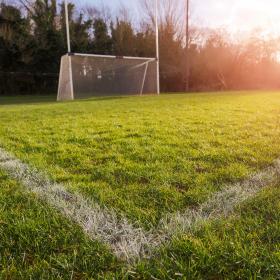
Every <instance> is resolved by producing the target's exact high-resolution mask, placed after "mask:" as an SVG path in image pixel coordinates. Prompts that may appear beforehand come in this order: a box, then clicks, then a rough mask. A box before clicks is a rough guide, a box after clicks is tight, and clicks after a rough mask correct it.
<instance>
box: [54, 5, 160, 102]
mask: <svg viewBox="0 0 280 280" xmlns="http://www.w3.org/2000/svg"><path fill="white" fill-rule="evenodd" d="M154 1H155V2H154V3H155V7H154V8H155V35H156V57H154V58H151V57H133V56H114V55H99V54H83V53H72V52H71V40H70V28H69V13H68V0H64V8H65V21H66V39H67V49H68V53H67V54H66V55H67V57H68V71H67V72H68V74H69V77H68V78H69V87H70V88H69V90H70V95H68V96H69V98H67V100H74V98H75V95H74V86H73V69H72V56H83V57H96V58H109V59H127V60H129V59H133V60H143V61H145V62H144V63H143V66H145V70H144V74H143V78H142V83H141V90H140V93H139V94H140V95H143V89H144V84H145V80H146V74H147V69H148V65H149V62H152V61H155V62H156V91H157V92H156V93H157V94H158V95H159V94H160V77H159V28H158V0H154ZM63 58H64V56H63V57H62V58H61V63H60V73H59V83H58V93H57V100H58V101H60V100H62V99H60V89H61V83H62V79H63V72H64V71H63V70H64V69H62V67H63Z"/></svg>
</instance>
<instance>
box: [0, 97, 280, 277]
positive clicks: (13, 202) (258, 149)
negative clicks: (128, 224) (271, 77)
mask: <svg viewBox="0 0 280 280" xmlns="http://www.w3.org/2000/svg"><path fill="white" fill-rule="evenodd" d="M39 101H40V100H39V99H36V98H35V99H31V98H29V97H25V98H24V97H23V98H8V99H7V98H6V99H2V98H0V104H2V105H1V106H0V146H2V147H4V148H6V149H7V150H9V151H11V152H13V153H14V154H15V155H17V156H18V157H20V158H21V159H23V160H25V161H26V162H28V163H30V164H31V165H33V166H36V167H37V168H39V169H41V170H44V171H45V172H46V173H47V174H49V175H50V176H52V177H53V178H54V179H55V180H57V181H59V182H63V183H64V184H66V185H67V186H68V187H69V188H70V189H75V190H77V191H80V192H81V193H83V194H85V195H88V196H90V197H92V198H93V199H96V200H97V201H99V202H100V203H101V204H104V205H106V206H108V207H112V208H113V209H115V210H116V211H119V212H122V213H124V214H125V215H126V216H128V217H129V218H130V219H131V220H133V221H139V222H140V223H141V224H142V225H144V226H147V227H150V226H152V225H155V224H156V223H157V221H158V219H159V218H160V217H161V216H162V215H164V214H165V213H167V212H169V211H170V212H171V211H176V210H183V209H184V208H186V207H193V206H195V205H197V204H198V203H200V202H202V201H205V200H206V199H207V198H208V197H209V195H211V193H213V192H215V191H217V190H220V189H222V188H223V187H224V186H225V184H227V183H230V182H234V181H237V180H240V179H242V178H244V177H246V176H247V175H248V174H249V173H251V172H253V171H255V170H259V169H261V168H263V167H265V166H267V165H268V164H270V163H271V162H272V161H273V160H274V159H275V158H277V157H279V155H280V147H279V136H280V126H279V116H280V106H279V105H280V93H269V92H267V93H266V92H259V93H256V92H252V93H220V94H198V95H172V96H161V97H159V98H158V97H143V98H137V97H129V98H120V99H117V98H115V99H106V98H105V99H98V98H97V99H93V100H89V101H76V102H70V103H55V102H53V101H52V100H51V99H48V98H45V99H44V102H43V103H40V102H39ZM279 200H280V189H279V184H277V185H275V186H272V187H269V188H267V189H265V190H263V191H262V192H261V193H260V194H259V195H258V196H257V197H256V198H254V199H251V200H250V201H248V202H246V203H244V204H243V205H241V206H240V207H238V208H237V209H236V211H235V214H234V215H233V216H232V217H229V218H226V219H223V220H219V221H215V222H209V223H207V224H205V225H203V226H202V227H200V228H198V229H195V230H194V231H193V232H192V233H189V234H185V235H183V236H176V237H175V238H174V239H173V240H172V241H171V242H170V243H168V244H166V245H163V246H162V248H159V249H158V250H157V251H156V252H155V255H154V256H153V257H152V258H151V259H150V260H146V261H145V260H144V261H140V262H138V263H137V264H136V265H135V266H132V267H128V266H127V265H125V264H121V263H119V262H118V261H117V260H116V259H115V258H114V257H113V256H112V255H111V254H110V252H109V251H108V249H107V248H106V247H105V246H104V245H102V244H100V243H98V242H95V241H91V240H89V239H88V238H87V237H86V236H85V235H84V233H83V232H82V231H81V229H80V228H79V227H77V226H76V225H75V224H73V223H72V222H70V221H68V220H66V219H65V218H64V217H62V216H61V215H60V214H59V213H57V212H56V211H55V210H54V209H52V208H50V207H49V206H48V205H46V204H45V203H44V202H42V201H40V200H38V199H37V197H36V196H35V195H31V194H30V193H28V192H25V191H24V189H23V188H22V187H21V186H19V185H18V184H17V183H16V182H14V181H12V180H10V179H8V178H7V176H6V175H5V174H3V173H1V172H0V239H1V242H0V279H279V278H280V265H279V264H280V254H279V249H280V203H279ZM71 277H72V278H71Z"/></svg>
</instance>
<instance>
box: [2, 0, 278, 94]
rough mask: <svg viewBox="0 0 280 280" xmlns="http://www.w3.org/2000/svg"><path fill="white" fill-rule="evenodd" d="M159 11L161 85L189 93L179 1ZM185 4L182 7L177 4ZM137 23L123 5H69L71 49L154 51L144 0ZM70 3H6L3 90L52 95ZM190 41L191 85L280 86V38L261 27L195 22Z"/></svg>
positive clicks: (46, 0) (149, 53)
mask: <svg viewBox="0 0 280 280" xmlns="http://www.w3.org/2000/svg"><path fill="white" fill-rule="evenodd" d="M161 3H162V5H163V7H162V9H161V10H160V11H161V17H160V80H161V88H162V91H166V92H170V91H184V90H185V85H186V61H187V59H186V51H187V50H186V42H185V36H184V29H183V28H182V26H184V24H183V22H182V21H181V19H182V18H181V16H182V15H181V16H180V15H179V14H178V6H177V5H176V1H174V0H164V1H162V2H161ZM179 9H180V7H179ZM142 13H143V14H142V16H141V18H142V19H141V22H138V23H137V24H136V23H135V22H134V21H133V20H132V19H131V18H130V17H129V13H128V11H127V10H126V9H125V8H122V9H121V10H120V11H119V13H117V14H115V13H114V15H112V13H111V12H110V9H109V8H106V7H102V8H97V7H93V6H87V7H84V8H79V9H78V8H77V7H75V5H74V4H72V3H70V4H69V17H70V33H71V45H72V51H73V52H82V53H97V54H112V55H128V56H148V57H154V56H155V31H154V18H153V16H152V14H153V13H152V7H151V6H150V5H149V1H148V0H146V1H145V0H144V5H143V9H142ZM65 33H66V32H65V10H64V3H61V2H60V3H57V1H56V0H34V1H30V0H18V2H16V4H14V3H13V4H12V3H9V2H7V1H6V2H2V3H1V4H0V94H2V95H3V94H18V93H22V94H31V93H54V92H55V91H56V87H57V80H58V72H59V63H60V57H61V56H62V55H63V54H65V53H66V49H67V48H66V34H65ZM189 37H190V39H189V40H190V41H189V42H188V46H189V47H188V53H189V55H188V57H189V58H190V61H189V63H190V75H189V85H190V90H192V91H201V90H231V89H259V88H262V89H263V88H267V89H268V88H269V89H270V88H271V89H274V88H280V79H279V77H280V64H279V52H278V50H279V40H278V39H275V38H274V39H268V38H266V39H262V38H260V36H259V35H258V33H255V34H252V35H251V36H250V37H249V38H248V37H247V38H246V39H244V40H236V39H235V40H233V39H232V38H230V36H228V35H227V34H226V32H224V31H217V30H202V29H201V28H196V27H194V26H192V28H191V30H190V36H189Z"/></svg>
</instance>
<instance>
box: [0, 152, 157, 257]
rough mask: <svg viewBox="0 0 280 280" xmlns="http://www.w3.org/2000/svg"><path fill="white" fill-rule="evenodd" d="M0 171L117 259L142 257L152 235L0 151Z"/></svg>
mask: <svg viewBox="0 0 280 280" xmlns="http://www.w3.org/2000/svg"><path fill="white" fill-rule="evenodd" d="M0 168H2V169H3V170H5V171H6V172H7V173H8V174H9V175H10V176H11V177H12V178H14V179H16V180H18V181H20V182H21V184H22V185H23V186H25V187H26V188H28V189H29V190H30V191H32V192H33V193H36V194H37V195H38V196H39V197H40V198H41V199H42V200H44V201H46V202H47V203H49V204H50V205H51V206H53V207H54V208H56V209H58V210H59V211H60V212H62V213H63V214H64V215H65V216H66V217H67V218H69V219H70V220H73V221H75V222H76V223H77V224H79V225H80V226H81V227H82V228H83V230H84V231H85V232H86V233H87V234H88V235H89V236H90V237H91V238H94V239H98V240H100V241H102V242H105V243H106V244H108V245H109V246H110V247H111V249H112V251H113V253H115V254H116V256H117V257H119V258H122V259H126V260H131V259H135V258H139V257H141V256H143V255H145V254H146V251H147V248H149V246H150V245H151V244H152V243H153V240H152V238H153V236H152V235H150V234H147V233H146V232H144V231H143V230H142V229H141V228H140V227H139V228H137V227H134V226H132V225H131V224H130V223H129V222H128V221H127V219H125V218H117V215H116V214H115V213H114V212H113V211H110V210H108V209H104V208H101V207H100V206H99V205H98V204H97V203H94V202H92V201H89V200H87V199H85V198H83V197H82V196H81V195H79V194H72V193H70V192H68V191H67V190H66V189H65V187H64V186H62V185H61V184H56V183H53V182H51V181H50V180H49V179H48V178H47V176H45V175H43V174H42V173H41V172H38V171H37V170H36V169H33V168H30V167H29V166H28V165H27V164H24V163H22V162H21V161H20V160H18V159H17V158H15V157H14V156H12V155H11V154H9V153H7V152H6V151H5V150H3V149H1V148H0Z"/></svg>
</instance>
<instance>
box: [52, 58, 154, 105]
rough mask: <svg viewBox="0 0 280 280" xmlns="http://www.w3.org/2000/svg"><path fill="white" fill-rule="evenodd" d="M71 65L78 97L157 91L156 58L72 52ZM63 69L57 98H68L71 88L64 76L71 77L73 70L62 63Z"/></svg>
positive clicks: (74, 90) (75, 91)
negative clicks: (105, 55) (66, 69)
mask: <svg viewBox="0 0 280 280" xmlns="http://www.w3.org/2000/svg"><path fill="white" fill-rule="evenodd" d="M64 57H66V58H67V57H68V56H67V55H66V56H64ZM64 57H63V58H62V61H63V60H64ZM65 64H67V63H65ZM71 66H72V67H71V68H72V69H71V70H72V77H73V92H74V98H75V99H79V98H90V97H93V96H102V95H107V96H112V95H137V94H138V95H139V94H152V93H156V87H157V85H156V81H157V79H156V60H155V59H148V58H147V59H139V58H115V57H112V58H111V57H100V56H98V57H97V56H86V55H73V56H71ZM66 68H67V67H66ZM68 68H69V67H68ZM69 69H70V68H69ZM61 71H62V73H61V75H60V81H61V82H60V89H59V91H58V94H59V97H58V99H59V100H63V99H69V98H65V96H69V93H68V88H66V86H69V83H68V82H65V80H67V78H66V79H65V78H64V76H67V75H68V76H69V77H70V75H69V74H68V73H69V72H68V71H70V70H68V71H66V72H65V65H63V63H62V66H61ZM67 72H68V73H67Z"/></svg>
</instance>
